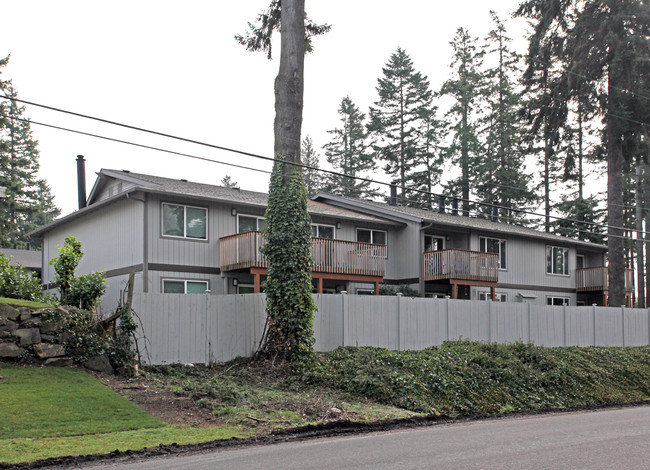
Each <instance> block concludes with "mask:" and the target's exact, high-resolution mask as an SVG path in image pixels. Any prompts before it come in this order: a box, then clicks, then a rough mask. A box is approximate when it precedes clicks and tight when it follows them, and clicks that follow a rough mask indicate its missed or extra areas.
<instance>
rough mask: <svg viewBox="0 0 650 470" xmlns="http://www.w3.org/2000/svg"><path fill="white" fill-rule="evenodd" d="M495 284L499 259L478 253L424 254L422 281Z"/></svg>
mask: <svg viewBox="0 0 650 470" xmlns="http://www.w3.org/2000/svg"><path fill="white" fill-rule="evenodd" d="M444 279H449V280H467V281H481V282H497V281H498V279H499V257H498V255H497V254H496V253H483V252H480V251H465V250H442V251H429V252H426V253H424V280H425V281H437V280H444Z"/></svg>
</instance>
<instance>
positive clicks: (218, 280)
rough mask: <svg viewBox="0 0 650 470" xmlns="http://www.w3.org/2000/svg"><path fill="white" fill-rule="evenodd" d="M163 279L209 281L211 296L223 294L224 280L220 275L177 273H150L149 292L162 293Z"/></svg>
mask: <svg viewBox="0 0 650 470" xmlns="http://www.w3.org/2000/svg"><path fill="white" fill-rule="evenodd" d="M163 279H170V280H185V281H189V280H194V281H208V289H210V293H211V294H213V295H214V294H223V293H224V292H223V278H222V277H221V276H220V275H219V274H202V273H181V272H176V271H149V292H151V293H161V292H162V281H163Z"/></svg>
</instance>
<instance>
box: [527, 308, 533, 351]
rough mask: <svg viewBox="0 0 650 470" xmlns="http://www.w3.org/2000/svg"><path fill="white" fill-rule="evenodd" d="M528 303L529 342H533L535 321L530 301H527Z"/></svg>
mask: <svg viewBox="0 0 650 470" xmlns="http://www.w3.org/2000/svg"><path fill="white" fill-rule="evenodd" d="M526 303H527V304H528V344H533V336H532V323H533V312H532V311H531V308H530V302H526Z"/></svg>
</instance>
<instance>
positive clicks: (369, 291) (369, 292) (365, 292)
mask: <svg viewBox="0 0 650 470" xmlns="http://www.w3.org/2000/svg"><path fill="white" fill-rule="evenodd" d="M357 295H375V291H374V290H372V289H357Z"/></svg>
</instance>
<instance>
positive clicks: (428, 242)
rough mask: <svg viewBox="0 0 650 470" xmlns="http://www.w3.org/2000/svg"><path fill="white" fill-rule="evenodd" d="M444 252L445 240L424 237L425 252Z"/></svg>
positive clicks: (430, 236)
mask: <svg viewBox="0 0 650 470" xmlns="http://www.w3.org/2000/svg"><path fill="white" fill-rule="evenodd" d="M440 250H444V239H443V238H442V237H434V236H433V235H425V236H424V252H425V253H426V252H427V251H440Z"/></svg>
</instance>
